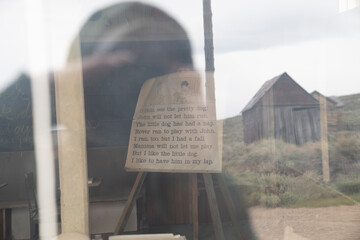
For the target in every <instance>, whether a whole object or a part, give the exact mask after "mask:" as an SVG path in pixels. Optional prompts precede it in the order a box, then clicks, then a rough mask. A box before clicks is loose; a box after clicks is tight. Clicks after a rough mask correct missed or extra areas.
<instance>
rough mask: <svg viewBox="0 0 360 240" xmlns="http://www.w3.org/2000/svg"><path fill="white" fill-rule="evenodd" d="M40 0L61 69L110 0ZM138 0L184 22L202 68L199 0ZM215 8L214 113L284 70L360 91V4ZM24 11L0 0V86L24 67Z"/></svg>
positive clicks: (301, 1) (284, 0) (296, 1)
mask: <svg viewBox="0 0 360 240" xmlns="http://www.w3.org/2000/svg"><path fill="white" fill-rule="evenodd" d="M44 2H46V4H45V5H44V8H45V15H44V18H45V22H46V25H45V27H46V36H47V39H46V40H47V48H46V49H47V53H48V55H47V57H48V60H49V62H50V63H51V64H50V65H51V67H52V68H61V67H62V66H63V64H64V62H65V56H66V54H67V52H68V49H69V44H70V42H71V40H72V39H73V38H74V36H75V34H76V32H77V31H78V30H79V28H80V26H81V25H82V24H83V22H84V21H85V20H86V19H87V17H88V16H89V15H90V14H91V13H92V12H93V11H95V10H96V9H98V8H100V7H103V6H107V5H110V4H111V3H113V2H115V1H112V0H105V1H95V0H87V1H86V0H78V1H70V0H69V1H65V0H63V1H55V0H48V1H44ZM143 2H147V3H152V4H154V5H157V6H159V7H160V8H162V9H164V10H165V11H167V12H168V13H169V14H171V15H173V16H175V18H176V19H177V20H179V21H180V22H181V23H182V24H183V25H184V27H185V28H186V29H187V31H188V32H189V35H190V37H191V40H192V44H193V50H194V59H195V62H196V65H197V68H198V69H199V70H203V68H204V55H203V48H204V46H203V23H202V1H201V0H182V1H180V0H154V1H150V0H148V1H143ZM212 9H213V25H214V29H213V31H214V43H215V68H216V75H215V77H216V79H215V81H216V97H217V111H218V117H219V118H225V117H229V116H234V115H237V114H239V113H240V111H241V110H242V108H243V107H244V106H245V105H246V103H247V102H248V101H250V99H251V98H252V96H253V95H254V94H255V93H256V91H257V90H258V89H259V88H260V87H261V85H262V84H263V83H264V82H265V81H266V80H268V79H270V78H272V77H274V76H276V75H279V74H281V73H283V72H287V73H288V74H289V75H290V76H291V77H293V78H294V80H295V81H297V82H298V83H299V84H300V85H301V86H302V87H304V88H305V89H306V90H307V91H309V92H311V91H313V90H317V91H319V92H321V93H323V94H325V95H346V94H352V93H359V92H360V90H359V89H360V67H359V66H360V44H359V43H360V8H356V9H353V10H349V11H346V12H343V13H339V2H338V0H316V1H314V0H273V1H268V0H251V1H236V0H212ZM26 10H27V9H26V8H25V0H0V29H1V32H2V36H3V37H2V39H1V44H0V51H1V53H2V54H1V55H0V66H3V68H2V69H1V71H0V79H1V80H0V89H1V88H3V87H5V86H6V85H7V82H8V81H9V80H11V79H14V78H15V77H16V76H17V74H18V73H19V72H20V71H27V69H28V60H27V59H28V56H27V52H28V51H27V50H28V47H27V46H28V45H27V28H26V26H27V25H26ZM4 36H5V37H4ZM4 66H5V67H4Z"/></svg>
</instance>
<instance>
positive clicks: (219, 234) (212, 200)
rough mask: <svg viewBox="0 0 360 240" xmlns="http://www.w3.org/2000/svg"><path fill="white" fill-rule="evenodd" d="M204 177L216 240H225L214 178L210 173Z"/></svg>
mask: <svg viewBox="0 0 360 240" xmlns="http://www.w3.org/2000/svg"><path fill="white" fill-rule="evenodd" d="M203 177H204V183H205V188H206V194H207V198H208V201H209V208H210V213H211V219H212V223H213V226H214V231H215V236H216V239H217V240H225V236H224V231H223V228H222V222H221V218H220V213H219V208H218V203H217V200H216V195H215V189H214V183H213V180H212V176H211V174H210V173H204V174H203Z"/></svg>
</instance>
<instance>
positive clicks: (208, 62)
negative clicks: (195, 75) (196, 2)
mask: <svg viewBox="0 0 360 240" xmlns="http://www.w3.org/2000/svg"><path fill="white" fill-rule="evenodd" d="M203 13H204V50H205V71H206V76H205V78H206V83H205V85H206V99H207V102H209V101H214V100H215V81H214V72H215V66H214V43H213V31H212V12H211V0H203Z"/></svg>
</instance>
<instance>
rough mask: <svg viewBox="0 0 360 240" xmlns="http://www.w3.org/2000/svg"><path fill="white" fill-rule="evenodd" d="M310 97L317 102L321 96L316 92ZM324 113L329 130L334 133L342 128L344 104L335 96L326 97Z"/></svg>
mask: <svg viewBox="0 0 360 240" xmlns="http://www.w3.org/2000/svg"><path fill="white" fill-rule="evenodd" d="M311 95H312V96H313V97H314V98H316V99H317V100H319V99H320V97H321V96H323V95H322V94H321V93H319V92H318V91H314V92H312V93H311ZM323 97H325V96H323ZM326 113H327V114H326V115H327V123H328V129H329V130H332V131H335V130H342V129H343V128H344V104H343V103H342V102H341V101H340V99H338V98H337V97H335V96H331V97H326Z"/></svg>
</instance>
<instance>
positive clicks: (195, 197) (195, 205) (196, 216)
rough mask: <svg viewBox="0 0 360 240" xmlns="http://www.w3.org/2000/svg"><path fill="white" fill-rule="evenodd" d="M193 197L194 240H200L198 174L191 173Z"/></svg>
mask: <svg viewBox="0 0 360 240" xmlns="http://www.w3.org/2000/svg"><path fill="white" fill-rule="evenodd" d="M190 176H191V183H190V186H191V190H192V191H191V196H192V201H191V205H192V209H191V212H192V224H193V240H198V239H199V207H198V203H199V202H198V200H199V199H198V181H197V173H191V174H190Z"/></svg>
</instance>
